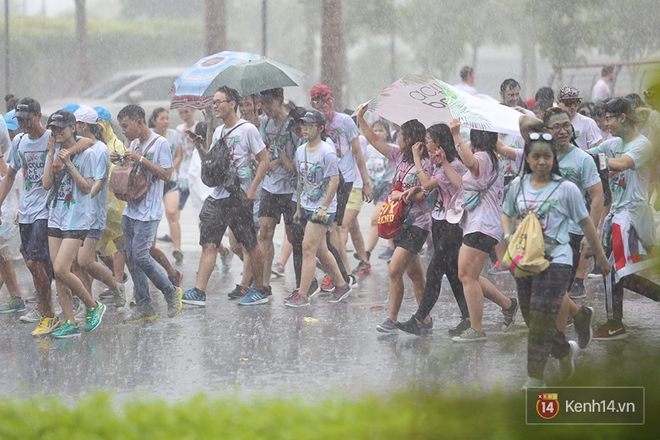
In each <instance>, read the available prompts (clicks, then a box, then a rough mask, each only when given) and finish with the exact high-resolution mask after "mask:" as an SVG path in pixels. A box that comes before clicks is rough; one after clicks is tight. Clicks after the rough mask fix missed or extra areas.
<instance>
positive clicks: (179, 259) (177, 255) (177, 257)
mask: <svg viewBox="0 0 660 440" xmlns="http://www.w3.org/2000/svg"><path fill="white" fill-rule="evenodd" d="M172 256H173V257H174V262H175V264H181V263H183V252H181V249H174V250H173V251H172Z"/></svg>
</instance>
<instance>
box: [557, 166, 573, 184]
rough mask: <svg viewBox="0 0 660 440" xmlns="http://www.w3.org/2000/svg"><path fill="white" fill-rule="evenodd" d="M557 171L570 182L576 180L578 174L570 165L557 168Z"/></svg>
mask: <svg viewBox="0 0 660 440" xmlns="http://www.w3.org/2000/svg"><path fill="white" fill-rule="evenodd" d="M559 173H560V174H561V176H562V177H563V178H564V179H566V180H569V181H571V182H577V181H578V174H577V172H576V171H575V169H574V168H573V167H572V166H567V167H563V168H559Z"/></svg>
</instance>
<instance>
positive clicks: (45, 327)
mask: <svg viewBox="0 0 660 440" xmlns="http://www.w3.org/2000/svg"><path fill="white" fill-rule="evenodd" d="M59 326H60V318H58V317H57V316H56V317H54V318H49V317H47V316H42V317H41V319H40V320H39V325H38V326H37V328H35V329H34V331H33V332H32V336H41V335H47V334H49V333H52V332H53V331H54V330H55V329H56V328H57V327H59Z"/></svg>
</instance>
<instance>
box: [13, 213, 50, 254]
mask: <svg viewBox="0 0 660 440" xmlns="http://www.w3.org/2000/svg"><path fill="white" fill-rule="evenodd" d="M18 230H19V232H20V234H21V248H23V252H24V253H25V259H26V260H28V261H50V254H49V253H48V219H41V220H35V221H34V223H19V225H18Z"/></svg>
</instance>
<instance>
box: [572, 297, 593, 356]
mask: <svg viewBox="0 0 660 440" xmlns="http://www.w3.org/2000/svg"><path fill="white" fill-rule="evenodd" d="M573 325H574V326H575V332H576V333H577V335H578V342H577V343H578V346H579V347H580V348H581V349H582V350H584V349H585V348H587V345H589V343H590V342H591V338H593V325H594V309H593V308H592V307H586V306H582V307H580V310H578V312H577V313H576V314H575V318H573Z"/></svg>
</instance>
